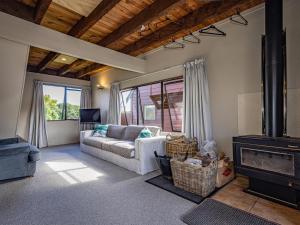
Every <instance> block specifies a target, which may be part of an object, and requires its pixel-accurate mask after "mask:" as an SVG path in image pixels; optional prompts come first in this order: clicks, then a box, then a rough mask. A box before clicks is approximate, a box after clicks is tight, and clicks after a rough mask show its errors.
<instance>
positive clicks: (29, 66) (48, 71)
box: [27, 65, 89, 80]
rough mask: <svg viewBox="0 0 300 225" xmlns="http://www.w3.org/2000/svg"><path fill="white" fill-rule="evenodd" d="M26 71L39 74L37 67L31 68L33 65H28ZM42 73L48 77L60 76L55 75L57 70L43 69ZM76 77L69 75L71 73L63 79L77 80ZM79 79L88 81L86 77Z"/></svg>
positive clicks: (73, 74)
mask: <svg viewBox="0 0 300 225" xmlns="http://www.w3.org/2000/svg"><path fill="white" fill-rule="evenodd" d="M27 71H29V72H34V73H37V72H39V71H38V69H37V67H36V66H33V65H28V66H27ZM44 71H45V73H46V74H49V75H53V76H60V75H59V74H58V73H57V70H54V69H45V70H44ZM76 76H77V74H76V73H71V72H69V73H66V74H65V77H68V78H75V79H78V78H77V77H76ZM80 79H84V80H89V79H88V77H83V78H80Z"/></svg>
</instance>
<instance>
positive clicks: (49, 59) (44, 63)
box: [37, 52, 59, 72]
mask: <svg viewBox="0 0 300 225" xmlns="http://www.w3.org/2000/svg"><path fill="white" fill-rule="evenodd" d="M58 56H59V54H58V53H56V52H49V53H48V55H46V57H45V58H44V59H43V60H42V61H41V62H40V63H39V64H38V65H37V70H38V72H41V71H43V70H44V69H46V68H47V67H48V65H49V64H50V63H51V62H52V61H53V60H55V59H56V58H57V57H58Z"/></svg>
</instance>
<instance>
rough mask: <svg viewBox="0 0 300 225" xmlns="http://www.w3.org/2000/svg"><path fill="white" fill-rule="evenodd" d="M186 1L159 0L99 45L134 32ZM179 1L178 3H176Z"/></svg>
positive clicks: (107, 43)
mask: <svg viewBox="0 0 300 225" xmlns="http://www.w3.org/2000/svg"><path fill="white" fill-rule="evenodd" d="M181 2H184V1H183V0H157V1H155V2H154V3H153V4H151V5H149V6H148V7H146V8H145V9H144V10H142V11H141V12H140V13H139V14H137V15H136V16H135V17H133V18H132V19H130V20H129V21H128V22H126V23H125V24H123V25H122V26H120V27H119V28H118V29H117V30H115V31H113V32H112V33H111V34H109V35H108V36H106V37H105V38H103V39H102V40H101V41H100V42H98V45H101V46H107V45H109V44H111V43H113V42H115V41H117V40H119V39H120V38H122V37H124V36H126V35H128V34H130V33H133V32H134V31H136V30H137V29H139V28H140V27H141V26H142V25H146V24H147V23H149V22H150V21H151V20H153V19H155V18H156V17H158V16H160V15H162V14H164V13H165V12H166V11H167V10H169V9H170V8H171V7H176V6H178V4H179V3H181ZM176 3H177V4H176Z"/></svg>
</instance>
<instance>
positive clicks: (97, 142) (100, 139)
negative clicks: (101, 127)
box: [83, 136, 116, 149]
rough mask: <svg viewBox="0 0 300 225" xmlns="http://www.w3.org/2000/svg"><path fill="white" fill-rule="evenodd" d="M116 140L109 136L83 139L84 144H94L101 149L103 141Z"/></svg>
mask: <svg viewBox="0 0 300 225" xmlns="http://www.w3.org/2000/svg"><path fill="white" fill-rule="evenodd" d="M113 140H116V139H114V138H108V137H93V136H90V137H86V138H84V139H83V144H86V145H89V146H93V147H96V148H99V149H102V148H103V146H102V145H103V143H106V142H108V141H113Z"/></svg>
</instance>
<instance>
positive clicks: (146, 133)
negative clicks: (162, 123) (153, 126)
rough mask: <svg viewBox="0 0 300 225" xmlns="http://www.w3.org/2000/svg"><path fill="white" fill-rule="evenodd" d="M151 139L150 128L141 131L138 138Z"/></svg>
mask: <svg viewBox="0 0 300 225" xmlns="http://www.w3.org/2000/svg"><path fill="white" fill-rule="evenodd" d="M149 137H153V135H152V132H151V131H150V130H149V129H148V128H144V129H143V130H141V132H140V134H139V136H138V138H149Z"/></svg>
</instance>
